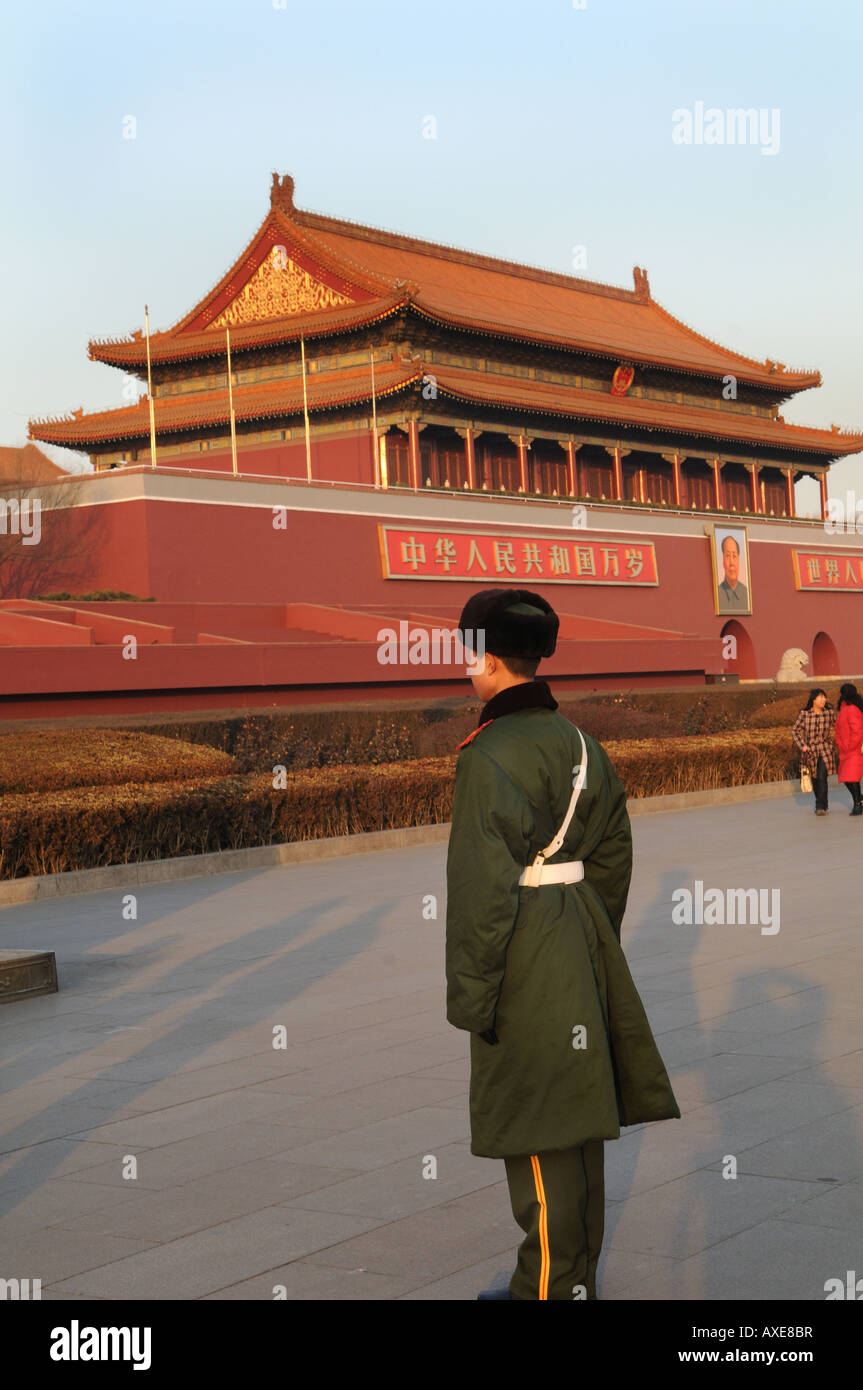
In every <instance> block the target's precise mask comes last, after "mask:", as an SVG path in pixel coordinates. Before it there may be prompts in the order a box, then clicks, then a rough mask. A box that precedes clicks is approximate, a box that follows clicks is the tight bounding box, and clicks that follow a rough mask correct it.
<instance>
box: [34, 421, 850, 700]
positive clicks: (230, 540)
mask: <svg viewBox="0 0 863 1390" xmlns="http://www.w3.org/2000/svg"><path fill="white" fill-rule="evenodd" d="M349 442H350V441H345V443H346V445H347V444H348V443H349ZM355 445H356V440H354V441H352V446H355ZM349 456H350V448H346V452H345V460H346V464H347V460H348V459H349ZM330 458H331V456H330ZM352 496H354V494H351V493H350V492H347V493H343V494H342V495H341V497H340V499H339V504H340V505H341V506H344V507H350V505H351V498H352ZM356 496H357V499H358V503H359V499H360V498H362V500H363V501H365V500H366V495H365V494H356ZM302 497H303V493H302V490H299V491H298V490H297V489H291V493H290V501H291V503H292V504H293V505H294V506H295V507H296V506H297V504H299V505H302ZM455 501H456V499H442V501H441V508H440V511H441V512H444V510H445V508H446V507H447V505H448V504H450V503H451V502H455ZM287 516H288V525H287V529H286V530H276V529H274V527H273V524H272V522H273V514H272V509H271V507H269V506H231V505H215V504H211V503H209V502H208V503H191V502H185V501H184V502H167V501H163V500H152V501H146V502H145V501H143V500H139V501H133V502H119V501H118V502H116V503H112V504H111V505H104V506H97V507H87V506H82V507H80V508H78V509H76V510H75V511H66V512H52V513H48V514H46V515H45V517H44V518H43V529H44V531H45V532H46V534H47V533H48V531H49V530H50V528H51V527H55V526H56V527H64V526H70V525H71V526H76V525H81V524H85V519H86V525H87V526H89V528H90V529H89V531H88V539H87V556H86V581H85V582H81V583H80V584H79V586H78V587H77V588H76V589H73V592H82V591H83V590H84V589H85V588H86V589H95V588H106V589H113V590H116V589H124V590H128V591H130V592H132V593H134V594H138V595H140V596H142V597H155V598H156V599H159V600H161V601H165V602H168V601H174V602H180V601H184V600H185V601H198V602H230V603H252V602H268V603H286V602H302V601H306V602H310V603H316V604H334V605H338V604H344V605H345V606H361V605H367V606H369V607H371V608H373V609H374V610H375V611H379V612H381V613H382V614H385V615H386V614H389V615H392V617H393V619H397V618H398V617H400V616H406V615H407V613H408V612H410V611H420V612H421V611H423V610H424V609H426V608H433V609H435V610H440V609H444V610H446V611H448V612H449V613H450V614H452V615H456V614H457V613H458V612H459V611H460V609H461V606H462V604H463V603H464V602H465V600H466V599H467V598H468V597H469V595H470V594H471V593H473V592H475V590H476V587H477V586H476V584H475V583H469V582H464V583H463V582H460V581H455V580H454V581H448V582H437V583H435V582H433V581H411V580H384V579H383V578H382V577H381V563H380V549H379V542H378V533H377V522H376V520H375V519H373V518H370V517H369V516H368V515H364V514H360V515H345V514H343V513H342V514H338V513H326V512H320V511H311V510H310V511H299V510H291V511H288V513H287ZM382 520H386V518H382ZM399 524H403V523H399ZM418 524H419V525H426V526H428V525H429V524H430V523H428V522H419V523H418ZM748 524H749V537H750V547H749V548H750V565H751V573H750V584H751V590H752V594H753V599H754V608H755V612H754V615H753V616H752V617H743V618H741V619H740V620H739V621H740V623H741V625H742V626H743V628H744V629H745V631H746V632H747V633H748V634H749V637H750V639H751V642H752V646H753V650H754V662H755V671H754V674H756V675H757V676H759V677H762V678H764V677H771V676H773V675H774V674H775V673H776V670H777V668H778V666H779V662H780V658H781V656H782V653H783V652H784V651H785V650H786V649H787V648H788V647H802V648H803V649H804V650H805V651H806V652H807V653H808V654H809V655H810V657H811V654H812V650H813V644H814V642H815V639H816V636H817V635H818V634H819V633H820V632H822V631H823V632H826V633H827V635H828V636H829V637H830V638H831V639H832V642H833V644H834V645H835V647H836V651H837V653H838V665H839V671H840V672H841V673H842V674H854V673H860V672H863V621H861V620H863V597H861V595H859V594H856V593H805V592H804V593H800V592H797V590H796V589H795V587H794V576H793V570H792V562H791V550H792V547H793V545H794V544H796V545H797V546H798V547H799V548H806V547H811V545H812V532H811V531H810V530H809V529H808V528H807V530H806V531H804V530H803V528H795V527H794V526H789V527H788V543H787V545H783V544H776V543H759V541H758V538H757V537H758V523H757V522H755V521H751V520H749V523H748ZM538 529H539V528H538ZM591 534H592V535H601V532H600V531H599V530H597V531H596V532H593V531H592V532H591ZM649 539H651V540H652V541H653V543H654V545H655V547H656V555H657V563H658V569H659V578H660V585H659V587H658V588H655V589H650V588H639V589H635V588H631V589H630V588H613V587H609V588H604V587H602V586H590V587H587V586H585V587H580V588H576V587H575V586H572V587H568V586H565V585H546V586H544V587H543V585H542V584H541V583H539V584H537V585H536V586H535V587H536V588H537V589H538V590H539V591H540V592H542V593H544V595H545V596H546V597H547V598H548V599H549V601H550V602H552V603H553V604H555V605H556V606H558V607H560V609H561V610H562V611H564V612H570V613H581V614H585V615H587V616H590V617H597V618H604V619H610V620H614V621H618V622H626V623H634V624H644V625H647V626H649V627H660V628H667V629H672V630H674V631H677V632H681V633H684V634H688V635H693V636H698V637H701V638H710V639H713V640H715V642H716V661H715V664H714V666H713V669H714V670H717V671H718V670H720V669H722V665H723V663H722V661H721V658H720V651H719V647H720V644H719V634H720V632H721V630H722V627H723V625H724V624H725V623H726V622H727V619H726V618H723V617H716V616H715V615H714V614H713V601H712V593H713V588H712V573H711V563H710V552H709V543H708V540H707V538H706V537H702V536H696V537H683V536H678V537H674V536H663V535H659V534H654V535H653V536H650V537H649ZM847 549H849V550H850V549H852V547H847ZM857 553H858V554H859V550H858V552H857ZM494 582H495V581H494V579H493V577H491V576H490V577H489V579H488V583H489V585H491V584H493V583H494ZM51 587H60V586H59V585H52V586H51ZM65 587H71V586H69V585H67V586H65ZM809 671H810V674H813V675H816V674H825V675H826V674H827V672H823V673H821V672H819V671H818V670H817V669H813V667H812V666H811V665H810V668H809ZM743 674H744V675H746V674H749V673H748V672H743Z"/></svg>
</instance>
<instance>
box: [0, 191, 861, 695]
mask: <svg viewBox="0 0 863 1390" xmlns="http://www.w3.org/2000/svg"><path fill="white" fill-rule="evenodd" d="M228 334H229V335H230V339H229V341H228ZM148 347H149V359H150V378H151V381H152V390H151V393H150V396H146V395H145V396H144V397H142V398H141V399H140V400H139V401H138V402H137V403H136V404H130V405H128V406H125V407H123V408H121V409H116V410H108V411H100V412H96V413H89V414H85V413H83V411H76V412H75V413H74V414H73V415H71V416H70V417H67V418H63V419H43V420H38V421H33V422H32V423H31V426H30V436H31V438H32V439H33V440H41V441H44V442H47V443H50V444H54V445H63V446H66V447H68V448H70V449H74V450H78V451H84V452H86V453H87V454H89V456H90V459H91V461H92V465H93V469H94V472H93V473H92V474H86V475H84V476H76V477H75V478H74V479H73V480H69V493H68V497H66V496H65V495H64V488H65V487H66V484H65V483H64V484H61V485H57V486H56V487H54V488H53V489H52V493H51V497H50V499H49V498H47V497H46V498H45V500H44V502H43V518H42V525H43V531H44V540H43V545H44V544H45V541H46V540H47V542H48V544H47V547H46V551H45V559H44V565H43V569H42V571H41V572H40V573H39V575H38V576H37V578H36V579H34V580H33V583H32V584H31V585H30V587H29V588H28V589H27V596H24V597H18V598H14V599H9V598H6V599H5V600H4V601H3V602H2V603H0V645H3V646H4V649H5V650H4V661H3V663H2V665H3V666H4V669H5V675H4V676H3V677H2V678H0V679H2V685H0V701H2V708H3V711H4V713H5V715H6V717H12V716H13V715H15V714H20V713H22V711H24V710H25V709H26V710H27V712H29V713H31V714H32V713H37V712H38V709H42V710H43V711H44V712H46V713H51V712H54V710H55V708H56V709H59V708H63V709H64V710H66V711H68V710H69V709H70V700H71V703H72V705H74V706H75V707H76V708H78V709H80V710H81V711H84V712H86V711H89V710H95V709H105V708H106V702H107V706H108V707H110V708H113V709H117V710H121V709H130V710H133V709H139V708H145V707H148V708H154V707H165V706H167V707H179V706H181V705H186V706H188V707H194V708H202V707H205V706H224V705H226V704H235V703H238V702H241V701H242V702H244V703H248V704H252V705H269V704H287V703H292V702H294V703H309V702H314V701H322V700H329V701H333V700H336V699H343V698H357V699H366V700H367V699H371V698H378V697H386V698H389V697H414V698H415V697H417V696H426V695H434V694H438V695H442V696H445V695H454V694H465V693H469V687H467V685H466V680H465V675H464V670H463V668H461V669H452V668H449V669H444V668H437V667H434V666H431V665H428V664H411V663H402V664H400V665H382V664H381V661H380V660H379V642H378V634H379V632H380V631H381V629H383V628H386V627H392V626H393V624H398V623H400V622H406V623H407V624H408V628H409V631H411V632H419V631H422V630H423V629H431V628H432V627H434V626H440V625H452V624H453V623H454V622H455V619H456V618H457V616H458V614H459V612H460V610H461V607H462V605H463V603H464V602H465V600H466V599H467V598H468V597H469V595H470V594H471V593H472V592H473V591H474V590H475V589H476V588H477V587H491V586H494V585H499V584H514V585H518V586H520V587H524V588H531V589H536V590H538V591H539V592H541V593H544V594H545V596H546V597H547V598H548V599H549V601H550V602H552V603H553V604H554V606H555V608H556V609H557V610H558V612H559V613H560V614H561V631H560V642H559V646H558V651H557V652H556V654H555V656H554V657H553V658H552V659H551V660H550V661H549V662H548V663H545V664H544V665H543V668H542V670H543V672H546V671H547V674H548V675H549V677H550V678H553V679H554V682H555V685H556V686H559V687H561V688H563V689H568V688H572V689H575V688H587V689H591V688H602V687H612V686H615V687H620V686H624V687H625V686H650V685H663V684H669V683H674V684H677V683H681V682H687V683H694V684H703V683H704V682H705V681H706V680H708V679H717V678H726V679H727V678H729V677H730V678H734V677H737V678H739V679H744V680H745V679H766V678H770V677H773V676H774V675H775V673H776V671H777V668H778V667H779V664H780V661H781V658H782V655H783V653H784V652H785V651H787V650H788V649H792V648H794V649H800V650H802V651H803V652H804V653H805V655H806V657H807V658H808V661H809V665H808V672H809V673H810V674H811V675H813V676H821V677H826V676H833V675H837V674H843V675H853V674H854V673H859V672H863V621H861V618H863V596H861V595H863V548H861V543H860V537H859V536H857V535H856V534H855V533H853V531H852V532H851V533H839V534H830V533H829V529H830V528H825V526H824V525H823V524H822V523H821V522H818V521H813V520H811V519H808V520H807V519H805V518H801V517H796V516H795V493H794V485H795V482H796V481H797V480H799V479H801V478H812V479H816V480H817V481H818V483H819V485H820V489H821V499H822V515H826V508H827V472H828V469H829V467H830V465H831V463H833V462H834V461H835V460H836V459H838V458H839V457H841V456H844V455H849V454H854V453H856V452H858V451H860V450H863V435H859V434H852V433H848V432H844V431H842V430H839V429H838V428H836V427H835V426H834V427H833V428H832V429H830V430H824V429H810V428H806V427H803V426H798V425H791V424H788V423H786V422H785V420H784V419H783V417H782V415H781V413H780V410H781V407H782V406H783V404H784V403H785V402H787V401H789V400H791V399H792V398H793V397H794V396H796V394H797V393H798V392H800V391H804V390H808V389H811V388H814V387H817V386H818V385H819V384H820V381H821V378H820V375H819V373H818V372H814V371H794V370H791V369H789V368H788V367H786V366H785V365H783V364H782V363H780V362H775V361H770V360H768V361H765V362H756V361H754V360H752V359H750V358H747V357H744V356H742V355H740V354H739V353H736V352H733V351H731V350H729V349H726V348H723V347H721V346H719V345H718V344H716V343H714V342H712V341H711V340H710V339H708V338H706V337H703V336H701V335H700V334H699V333H696V332H694V331H693V330H692V329H691V328H689V327H688V326H687V325H686V324H684V323H683V322H681V321H680V320H678V319H677V318H675V317H674V316H673V315H671V314H670V313H668V312H667V311H666V310H665V309H663V308H662V307H661V306H660V305H659V304H658V303H657V302H656V301H655V300H654V298H653V296H652V293H651V288H650V285H649V282H648V278H647V274H646V272H645V271H643V270H641V269H639V268H638V267H636V269H635V271H634V284H633V288H632V289H622V288H616V287H613V286H609V285H604V284H598V283H593V282H591V281H588V280H584V279H579V278H575V277H572V276H568V275H562V274H556V273H553V272H550V271H545V270H540V269H534V268H531V267H528V266H523V265H519V264H516V263H511V262H508V261H501V260H497V259H493V258H491V257H487V256H483V255H478V254H474V253H470V252H466V251H460V250H456V249H454V248H452V247H448V246H442V245H436V244H433V243H430V242H424V241H420V240H417V239H415V238H412V237H407V236H399V235H396V234H393V233H390V232H384V231H379V230H375V229H373V228H369V227H364V226H360V225H357V224H354V223H351V222H347V221H342V220H339V219H336V218H331V217H326V216H322V215H320V214H317V213H310V212H304V211H301V210H300V209H298V208H297V207H296V206H295V205H294V201H293V180H292V179H291V178H290V177H288V176H283V177H281V178H280V177H278V176H277V175H275V174H274V175H273V184H272V189H271V194H270V208H269V210H268V212H267V215H266V217H265V219H264V221H263V223H262V225H261V226H260V227H259V229H258V230H257V231H256V232H255V234H254V236H253V237H252V239H251V241H250V242H249V244H248V246H247V247H246V249H245V250H244V251H243V252H242V254H241V255H240V256H239V258H238V259H237V260H236V261H235V263H234V264H233V265H232V266H231V268H230V269H229V270H228V271H227V273H226V274H225V275H224V276H223V278H222V279H221V280H220V281H219V283H218V284H217V285H216V286H215V288H214V289H212V290H211V291H210V292H209V293H207V294H206V295H205V296H204V298H202V299H201V300H200V301H199V302H198V303H197V304H196V306H195V308H194V309H193V310H192V311H191V312H190V313H189V314H187V315H186V316H185V318H183V319H182V320H180V322H179V323H177V324H176V326H175V327H173V328H171V329H169V330H167V331H164V332H157V333H153V334H151V335H150V336H149V340H148V338H147V336H146V335H145V333H144V332H143V331H142V330H137V331H136V332H134V333H133V334H132V335H131V336H130V337H129V338H126V339H122V340H119V341H115V340H102V341H95V342H92V343H91V344H90V356H91V358H92V359H94V360H96V361H99V362H103V363H107V364H109V365H111V366H113V367H116V368H117V369H118V371H120V372H123V373H125V374H127V375H129V376H131V377H134V378H137V379H138V380H139V381H140V382H142V383H143V384H144V385H145V386H146V383H147V380H148V360H147V359H148ZM228 347H230V358H231V372H230V383H229V380H228V355H227V354H228ZM150 397H151V398H152V399H150ZM151 404H152V419H151V409H150V407H151ZM232 412H233V421H232ZM151 424H152V426H153V428H154V430H155V440H156V453H155V459H154V457H153V452H152V447H151ZM232 430H233V436H232ZM154 464H155V466H154ZM37 493H38V489H34V495H36V494H37ZM79 533H80V535H81V536H82V537H84V536H86V543H82V544H81V545H77V546H76V544H75V537H76V536H77V535H78V534H79ZM52 557H53V558H52ZM34 585H35V587H34ZM61 588H65V589H70V590H71V591H73V592H76V593H83V592H90V591H93V590H99V589H105V590H111V591H124V592H129V593H132V594H135V595H137V596H139V597H141V598H153V599H155V602H153V603H148V604H146V605H142V604H139V603H132V602H123V603H117V602H115V603H107V602H106V603H97V602H93V601H84V600H74V599H72V600H67V601H55V602H52V603H45V602H37V601H36V600H35V598H34V597H30V596H29V595H36V594H37V593H48V592H53V591H55V590H57V589H61ZM130 633H131V634H133V635H136V637H137V641H138V657H137V659H136V660H135V661H123V660H119V659H118V656H117V651H118V644H119V643H120V642H121V641H122V640H123V638H124V635H126V634H130ZM730 637H733V638H734V639H735V640H734V641H733V642H729V641H728V640H727V639H728V638H730ZM58 647H59V648H62V655H63V660H62V662H58V651H57V649H58ZM22 652H23V653H24V655H22V656H21V660H20V664H19V661H18V655H17V654H18V653H22ZM25 656H26V660H27V665H28V669H29V671H30V675H29V676H28V677H27V678H26V679H25V677H24V674H23V673H24V659H25ZM61 671H62V676H61V675H60V672H61ZM37 707H38V708H37Z"/></svg>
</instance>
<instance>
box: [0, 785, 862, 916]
mask: <svg viewBox="0 0 863 1390" xmlns="http://www.w3.org/2000/svg"><path fill="white" fill-rule="evenodd" d="M830 782H831V784H832V785H835V783H836V778H835V777H832V778H830ZM795 794H796V795H797V796H799V797H800V799H801V801H803V800H805V801H806V802H807V803H808V801H809V798H808V797H805V798H804V797H803V796H802V794H801V792H800V790H799V787H798V784H797V783H796V782H788V781H786V782H760V783H755V784H753V785H751V786H746V787H718V788H716V789H715V790H712V791H700V792H673V793H671V794H670V795H668V796H645V797H639V798H637V799H634V800H632V801H630V802H629V814H630V816H643V815H651V814H653V813H655V812H663V811H688V810H695V809H697V808H698V807H702V806H705V807H706V806H728V805H732V804H734V803H735V802H742V801H766V800H768V799H771V798H773V797H777V796H792V795H795ZM448 839H449V822H448V821H447V822H446V823H445V824H443V825H415V826H407V827H405V828H403V829H397V830H372V831H367V832H364V833H361V834H357V835H337V836H333V837H331V838H329V839H321V840H297V841H293V842H289V843H287V844H281V845H256V846H251V847H250V848H248V849H228V850H220V851H217V852H216V853H215V854H192V855H183V856H181V857H178V858H177V859H152V860H148V861H146V862H145V863H142V864H111V865H108V866H106V867H105V868H102V869H78V870H75V871H73V872H71V873H64V874H45V875H42V876H39V877H34V878H16V879H9V880H7V881H6V882H4V883H0V907H9V906H11V905H13V904H14V903H28V902H37V901H40V900H42V899H44V898H62V897H68V896H69V895H71V894H73V893H98V892H100V891H102V890H104V889H107V888H132V887H135V886H136V885H138V886H140V885H141V884H146V883H174V882H177V881H179V880H181V879H187V878H204V877H206V876H207V875H209V874H233V873H237V872H238V871H240V870H243V869H248V870H249V871H252V870H255V869H266V868H273V867H277V866H279V865H282V864H308V863H313V862H315V861H316V860H319V859H336V858H341V857H343V856H345V855H349V854H369V853H374V852H376V851H379V850H390V849H415V848H417V847H418V846H420V845H437V844H442V843H444V842H445V841H446V840H448Z"/></svg>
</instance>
